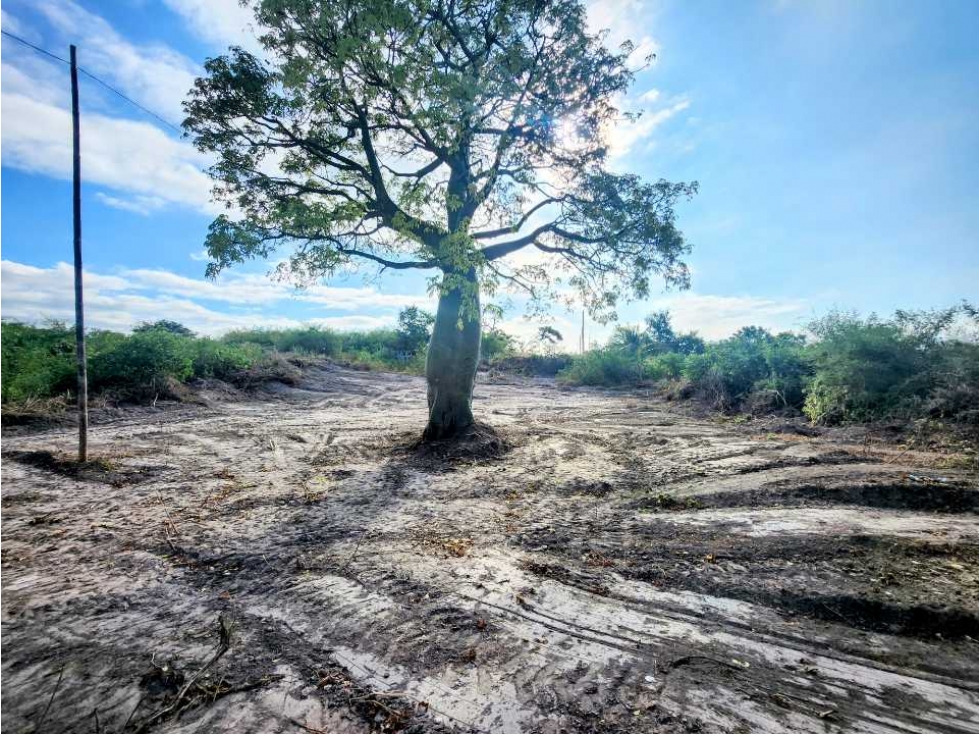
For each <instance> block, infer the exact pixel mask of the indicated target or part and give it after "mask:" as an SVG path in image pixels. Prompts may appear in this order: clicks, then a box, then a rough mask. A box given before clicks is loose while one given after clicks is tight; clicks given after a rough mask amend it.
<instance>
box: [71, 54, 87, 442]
mask: <svg viewBox="0 0 979 734" xmlns="http://www.w3.org/2000/svg"><path fill="white" fill-rule="evenodd" d="M71 142H72V169H73V170H72V174H73V181H72V192H71V194H72V208H73V210H74V211H73V214H74V250H75V355H76V359H77V362H78V461H79V462H83V461H86V460H87V459H88V369H87V366H86V362H87V360H86V358H85V309H84V302H83V299H82V155H81V149H80V147H79V146H80V142H81V135H80V133H79V121H78V63H77V61H76V59H75V47H74V46H72V47H71Z"/></svg>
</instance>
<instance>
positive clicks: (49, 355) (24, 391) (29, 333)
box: [0, 321, 75, 402]
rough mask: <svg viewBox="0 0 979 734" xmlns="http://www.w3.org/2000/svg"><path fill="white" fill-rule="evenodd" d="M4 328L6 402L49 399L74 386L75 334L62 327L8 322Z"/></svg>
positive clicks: (60, 325) (3, 383) (2, 327)
mask: <svg viewBox="0 0 979 734" xmlns="http://www.w3.org/2000/svg"><path fill="white" fill-rule="evenodd" d="M0 329H2V339H0V341H2V353H3V354H2V361H3V365H2V366H3V382H2V388H0V389H2V394H3V401H4V402H8V401H18V400H26V399H28V398H46V397H51V396H53V395H56V394H58V393H61V392H65V391H67V390H71V389H73V388H74V386H75V335H74V332H73V331H72V330H71V329H68V328H67V327H66V326H64V325H63V324H57V323H54V324H51V325H49V326H47V327H37V326H29V325H27V324H19V323H16V322H10V321H5V322H3V325H2V326H0Z"/></svg>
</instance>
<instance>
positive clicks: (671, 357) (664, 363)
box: [642, 352, 687, 382]
mask: <svg viewBox="0 0 979 734" xmlns="http://www.w3.org/2000/svg"><path fill="white" fill-rule="evenodd" d="M686 359H687V358H686V357H685V356H684V355H682V354H678V353H676V352H666V353H665V354H657V355H656V356H655V357H650V358H649V359H647V360H645V361H644V362H643V366H642V371H643V377H644V379H647V380H650V381H652V382H659V381H660V380H677V379H679V378H680V376H681V375H682V374H683V367H684V364H685V363H686Z"/></svg>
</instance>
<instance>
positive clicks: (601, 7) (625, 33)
mask: <svg viewBox="0 0 979 734" xmlns="http://www.w3.org/2000/svg"><path fill="white" fill-rule="evenodd" d="M587 11H588V25H589V26H590V30H591V31H592V32H593V33H596V32H599V31H607V32H608V37H607V38H606V41H605V43H606V45H607V46H608V47H609V48H612V49H618V47H619V46H621V45H622V44H623V43H624V42H626V41H631V42H632V44H633V46H634V48H633V51H632V54H631V55H630V56H629V61H630V63H631V64H632V66H633V67H634V68H638V67H640V66H642V65H643V64H644V63H645V60H646V57H648V56H649V55H650V54H654V53H657V52H658V50H659V44H658V43H657V42H656V40H655V39H653V37H652V36H650V35H649V34H647V33H643V32H641V31H640V30H638V29H642V28H644V27H648V26H649V25H650V23H651V21H652V10H651V8H650V6H649V4H648V3H645V2H643V0H591V2H589V3H588V8H587Z"/></svg>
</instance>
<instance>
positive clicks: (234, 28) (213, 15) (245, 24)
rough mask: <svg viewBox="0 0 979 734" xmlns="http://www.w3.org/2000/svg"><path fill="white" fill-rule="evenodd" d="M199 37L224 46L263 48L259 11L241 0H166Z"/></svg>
mask: <svg viewBox="0 0 979 734" xmlns="http://www.w3.org/2000/svg"><path fill="white" fill-rule="evenodd" d="M164 2H166V4H167V6H168V7H169V8H170V9H171V10H173V11H174V12H175V13H177V14H178V15H180V16H181V17H182V18H183V19H184V22H185V23H186V24H187V27H188V28H189V29H190V30H191V32H193V33H194V35H196V36H198V37H199V38H201V39H203V40H205V41H207V42H209V43H211V44H213V45H215V46H218V47H221V49H222V50H223V49H224V47H226V46H231V45H236V46H242V47H243V48H245V49H246V50H248V51H251V52H252V53H256V52H258V51H260V50H261V44H259V42H258V40H257V38H256V33H255V25H256V24H255V15H254V13H253V11H252V9H251V8H250V7H248V6H245V7H243V6H242V5H241V3H240V2H239V0H164Z"/></svg>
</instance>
